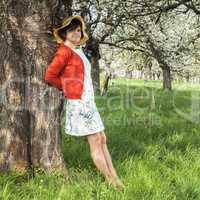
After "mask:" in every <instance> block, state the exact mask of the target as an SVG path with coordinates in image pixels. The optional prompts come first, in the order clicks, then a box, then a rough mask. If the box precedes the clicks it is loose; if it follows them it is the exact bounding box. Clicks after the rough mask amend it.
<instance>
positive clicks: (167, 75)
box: [162, 67, 172, 90]
mask: <svg viewBox="0 0 200 200" xmlns="http://www.w3.org/2000/svg"><path fill="white" fill-rule="evenodd" d="M162 72H163V89H168V90H171V89H172V84H171V71H170V68H169V67H162Z"/></svg>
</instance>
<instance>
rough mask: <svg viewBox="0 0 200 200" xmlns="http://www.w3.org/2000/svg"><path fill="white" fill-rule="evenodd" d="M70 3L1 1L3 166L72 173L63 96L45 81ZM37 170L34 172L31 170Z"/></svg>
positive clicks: (0, 154)
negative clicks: (64, 143)
mask: <svg viewBox="0 0 200 200" xmlns="http://www.w3.org/2000/svg"><path fill="white" fill-rule="evenodd" d="M70 3H71V2H70V1H67V2H65V1H61V0H54V1H52V0H51V1H48V0H46V1H28V0H17V1H16V0H10V1H6V0H2V1H0V13H1V14H0V16H1V17H0V30H1V31H0V33H1V35H0V46H1V49H0V56H1V57H0V63H1V64H0V66H1V67H0V70H1V73H0V82H1V101H0V114H1V120H0V121H1V123H0V141H1V142H0V170H7V169H11V170H20V171H21V170H27V169H34V166H38V167H41V168H43V169H45V170H48V171H54V170H55V171H62V172H67V170H66V167H65V163H64V159H63V155H62V152H61V145H60V143H61V134H60V130H61V129H60V124H61V123H60V122H61V121H60V120H61V111H62V106H63V104H62V102H63V101H61V100H63V98H62V97H63V96H62V93H60V92H59V91H58V90H57V89H55V88H53V87H50V86H49V85H48V84H47V83H45V82H44V79H43V77H44V72H45V70H46V67H47V65H48V63H49V62H50V61H51V59H52V58H53V54H54V53H55V50H56V47H57V44H56V42H55V40H53V37H52V30H53V27H55V26H58V25H60V24H59V23H60V22H61V19H63V17H66V16H67V14H70V12H71V11H70ZM32 172H34V171H32Z"/></svg>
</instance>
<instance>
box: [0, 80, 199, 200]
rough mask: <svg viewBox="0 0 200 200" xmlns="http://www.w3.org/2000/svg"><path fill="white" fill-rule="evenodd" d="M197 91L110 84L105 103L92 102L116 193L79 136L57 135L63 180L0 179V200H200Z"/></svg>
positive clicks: (190, 87)
mask: <svg viewBox="0 0 200 200" xmlns="http://www.w3.org/2000/svg"><path fill="white" fill-rule="evenodd" d="M199 94H200V87H199V85H195V84H187V83H174V84H173V91H172V92H169V91H163V90H162V84H161V83H160V82H159V81H151V82H146V83H145V82H144V81H141V80H129V79H124V78H120V79H118V80H113V81H112V85H111V87H110V89H109V93H108V95H107V96H106V97H104V98H102V97H98V96H96V104H97V106H98V108H99V111H100V114H101V116H102V120H103V121H104V124H105V127H106V129H105V133H106V135H107V138H108V148H109V150H110V153H111V155H112V158H113V163H114V166H115V167H116V169H117V171H118V174H119V176H120V177H121V178H122V180H123V182H124V183H125V184H126V189H125V190H124V191H123V192H116V190H115V189H113V188H109V187H108V186H107V184H106V183H105V182H104V178H103V176H102V175H101V174H99V172H98V171H97V170H96V168H95V167H94V165H93V163H92V160H91V158H90V154H89V146H88V144H87V143H86V141H85V140H83V139H82V138H76V137H73V136H69V135H66V134H65V133H64V120H63V130H62V131H63V132H62V134H63V142H62V148H63V153H64V158H65V160H66V162H67V167H68V169H69V175H70V177H69V179H66V178H65V177H62V176H58V175H51V176H50V175H45V174H44V173H40V172H38V175H37V177H36V178H35V179H34V180H29V181H27V179H26V178H24V176H23V174H16V173H8V174H2V175H1V178H0V190H1V191H0V196H1V197H2V198H0V199H3V200H5V199H12V200H15V199H17V200H22V199H23V200H28V199H35V200H40V199H41V200H45V199H48V200H65V199H67V200H68V199H69V200H71V199H74V200H75V199H78V200H79V199H81V200H82V199H83V200H90V199H91V200H93V199H101V200H103V199H106V200H107V199H108V200H110V199H111V200H112V199H113V200H117V199H120V200H129V199H130V200H134V199H136V200H142V199H145V200H167V199H168V200H175V199H180V200H192V199H195V200H196V199H197V200H198V199H200V114H199V112H200V105H199V104H200V95H199Z"/></svg>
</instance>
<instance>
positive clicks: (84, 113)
mask: <svg viewBox="0 0 200 200" xmlns="http://www.w3.org/2000/svg"><path fill="white" fill-rule="evenodd" d="M72 50H73V51H75V53H77V54H78V55H79V56H80V57H81V58H82V60H83V63H84V69H85V70H84V85H83V93H82V96H81V98H82V99H65V112H66V123H65V133H66V134H69V135H74V136H85V135H89V134H94V133H96V132H100V131H103V130H104V129H105V127H104V125H103V122H102V120H101V117H100V114H99V112H98V109H97V107H96V103H95V97H94V90H93V84H92V78H91V64H90V61H89V60H88V58H87V57H86V56H85V54H84V52H83V50H82V46H80V48H77V49H74V48H73V49H72Z"/></svg>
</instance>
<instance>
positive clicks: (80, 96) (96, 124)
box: [45, 15, 124, 189]
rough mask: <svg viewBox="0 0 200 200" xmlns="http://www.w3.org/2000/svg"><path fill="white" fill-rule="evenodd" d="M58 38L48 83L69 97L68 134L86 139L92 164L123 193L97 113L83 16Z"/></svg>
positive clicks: (68, 22) (66, 21) (56, 32)
mask: <svg viewBox="0 0 200 200" xmlns="http://www.w3.org/2000/svg"><path fill="white" fill-rule="evenodd" d="M53 33H54V37H55V39H56V41H57V42H58V43H60V46H59V47H58V49H57V51H56V54H55V56H54V59H53V61H52V62H51V63H50V64H49V65H48V68H47V70H46V73H45V80H46V81H47V82H48V83H50V84H51V85H53V86H55V87H56V88H58V89H59V90H62V91H63V92H64V93H63V94H64V96H65V109H66V124H65V132H66V134H69V135H74V136H86V137H87V141H88V143H89V146H90V154H91V157H92V160H93V162H94V164H95V166H96V167H97V169H98V170H100V172H101V173H102V174H103V175H104V176H105V178H106V180H107V182H108V183H109V184H112V185H113V186H116V187H117V188H118V189H123V188H124V184H123V183H122V181H121V180H120V178H119V177H118V175H117V173H116V171H115V169H114V167H113V164H112V159H111V156H110V153H109V151H108V148H107V143H106V135H105V133H104V129H105V127H104V125H103V122H102V120H101V117H100V114H99V112H98V110H97V107H96V104H95V99H94V90H93V84H92V79H91V74H90V72H91V64H90V62H89V60H88V59H87V57H86V56H85V54H84V52H83V50H82V44H84V43H85V42H86V41H87V40H88V39H89V38H88V35H87V34H86V32H85V23H84V21H83V19H82V17H81V16H79V15H75V16H71V17H68V18H67V19H64V20H63V24H62V26H61V27H59V28H57V29H54V32H53Z"/></svg>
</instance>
